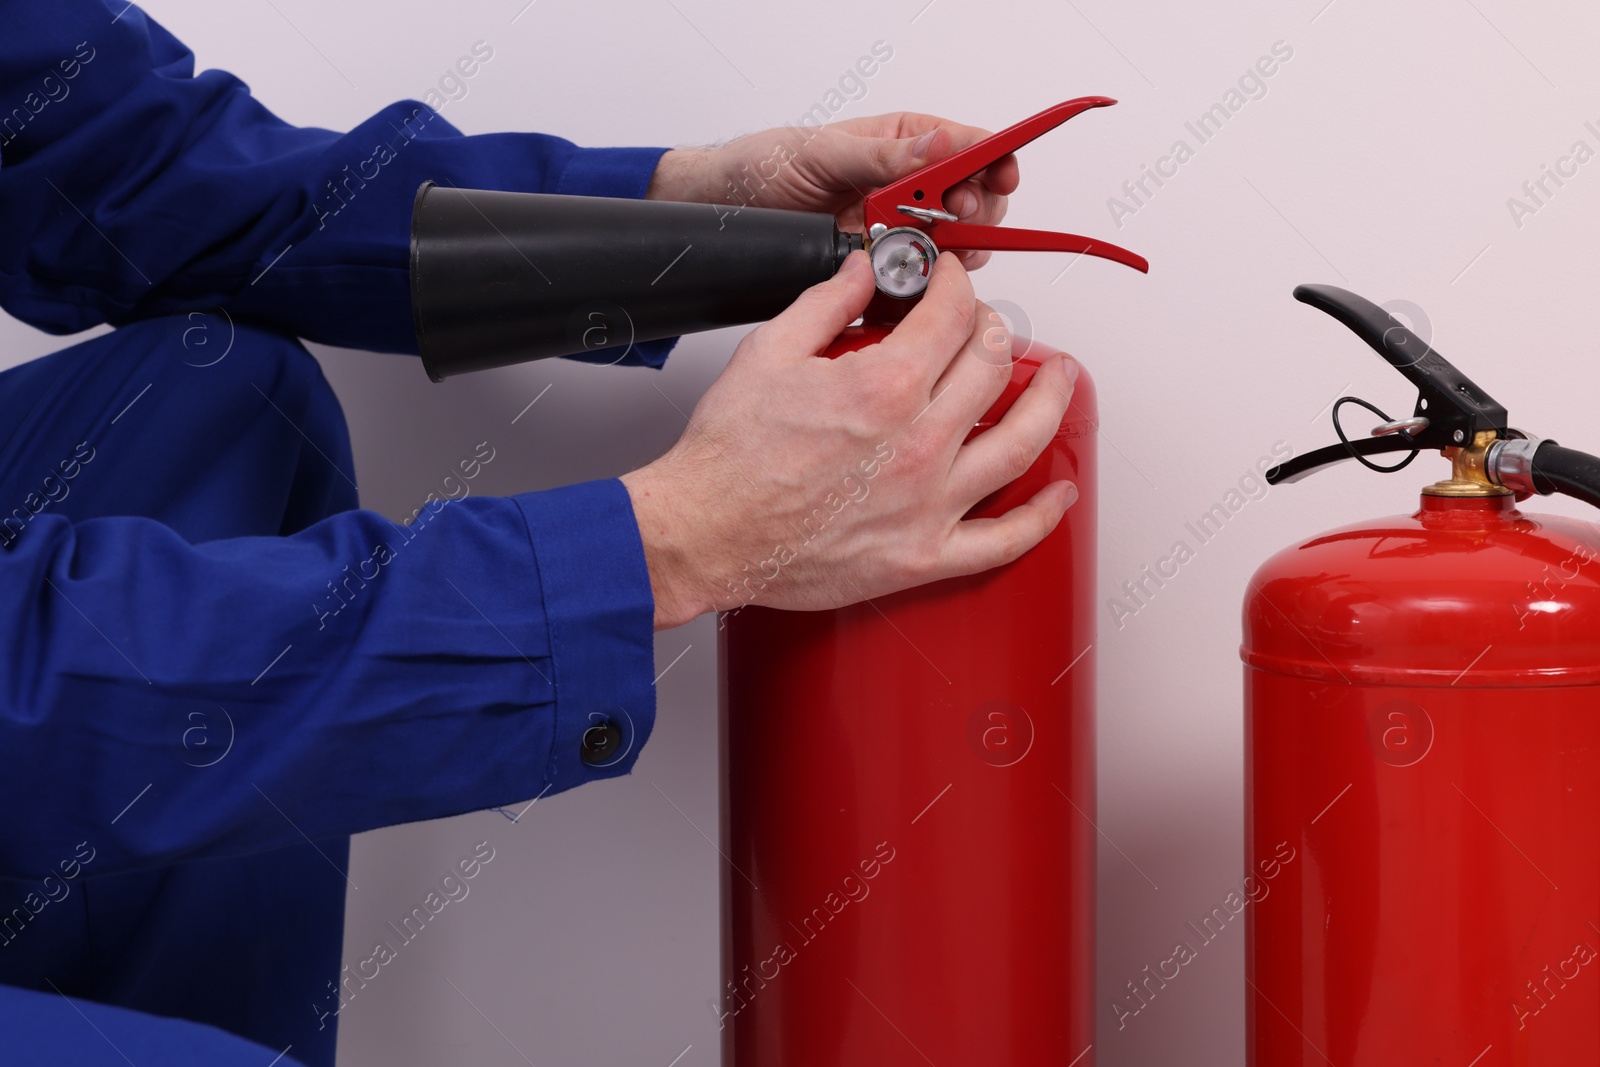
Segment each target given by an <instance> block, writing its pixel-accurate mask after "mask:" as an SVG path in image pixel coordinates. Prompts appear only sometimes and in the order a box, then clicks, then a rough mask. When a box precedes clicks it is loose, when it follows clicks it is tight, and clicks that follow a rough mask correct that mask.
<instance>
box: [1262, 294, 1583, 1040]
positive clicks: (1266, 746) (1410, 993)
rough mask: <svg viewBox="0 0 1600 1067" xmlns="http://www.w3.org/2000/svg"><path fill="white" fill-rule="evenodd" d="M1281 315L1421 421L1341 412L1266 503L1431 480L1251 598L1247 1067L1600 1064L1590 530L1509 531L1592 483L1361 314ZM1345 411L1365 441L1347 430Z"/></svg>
mask: <svg viewBox="0 0 1600 1067" xmlns="http://www.w3.org/2000/svg"><path fill="white" fill-rule="evenodd" d="M1295 296H1296V297H1297V298H1298V299H1300V300H1302V301H1304V302H1306V303H1308V304H1310V305H1312V306H1313V307H1316V308H1319V309H1320V310H1322V311H1325V312H1327V313H1328V314H1330V315H1332V316H1333V317H1334V318H1336V319H1337V320H1338V321H1340V322H1341V323H1343V324H1344V325H1345V326H1347V327H1349V328H1350V329H1351V330H1352V331H1354V332H1355V333H1356V334H1357V336H1359V337H1360V338H1361V339H1362V340H1363V341H1365V342H1366V343H1367V344H1368V345H1370V346H1371V347H1372V348H1373V349H1374V350H1376V351H1377V352H1378V354H1379V355H1381V356H1383V357H1384V358H1385V359H1386V360H1388V361H1389V362H1390V363H1391V364H1392V365H1394V366H1395V367H1396V368H1397V369H1398V370H1399V371H1400V372H1401V373H1402V374H1404V375H1405V376H1406V377H1407V378H1408V379H1410V380H1411V381H1412V382H1413V383H1414V384H1415V385H1416V386H1417V387H1418V389H1419V392H1420V395H1419V397H1418V400H1417V404H1416V408H1415V410H1414V412H1413V414H1412V415H1411V417H1410V418H1405V419H1398V420H1391V419H1389V418H1388V416H1387V415H1385V414H1383V412H1381V411H1378V410H1377V409H1376V408H1374V407H1372V405H1370V404H1367V403H1366V402H1365V401H1362V400H1357V399H1355V398H1353V397H1344V398H1341V399H1340V400H1339V401H1338V402H1337V403H1336V404H1335V406H1334V425H1335V427H1336V428H1338V432H1339V437H1340V441H1341V444H1339V445H1334V446H1331V447H1329V448H1325V449H1320V450H1318V451H1315V452H1312V453H1309V454H1307V455H1305V456H1302V457H1298V458H1296V459H1294V460H1291V461H1289V462H1287V463H1285V464H1283V465H1282V466H1281V467H1279V468H1276V469H1275V470H1273V471H1270V472H1268V475H1267V479H1268V481H1269V482H1271V483H1274V484H1276V483H1278V482H1287V481H1294V480H1296V479H1298V478H1300V477H1303V476H1304V475H1306V474H1308V473H1310V472H1312V471H1314V470H1316V469H1318V468H1320V467H1322V466H1325V465H1327V464H1329V463H1332V462H1336V461H1339V460H1343V459H1346V458H1355V459H1357V460H1359V461H1360V462H1362V463H1364V464H1366V465H1368V466H1371V467H1374V469H1380V470H1398V469H1399V468H1400V467H1403V466H1405V465H1406V464H1408V463H1409V462H1410V461H1411V460H1412V459H1414V458H1415V456H1416V454H1417V453H1418V452H1419V451H1421V450H1424V449H1438V450H1440V451H1441V452H1442V453H1443V455H1444V456H1445V457H1446V458H1448V459H1449V460H1450V462H1451V476H1450V477H1449V478H1448V479H1446V480H1444V481H1440V482H1436V483H1434V484H1432V485H1429V486H1427V487H1426V488H1424V489H1423V490H1422V500H1421V505H1420V507H1419V508H1418V509H1417V510H1416V511H1415V512H1414V513H1412V514H1409V515H1396V516H1392V517H1389V518H1384V519H1378V520H1375V521H1370V522H1362V523H1358V524H1356V525H1352V526H1347V527H1345V528H1343V529H1339V530H1334V531H1331V532H1329V533H1326V534H1322V535H1320V536H1318V537H1313V538H1311V539H1310V540H1308V541H1305V542H1303V543H1301V544H1299V545H1296V546H1294V547H1292V548H1289V549H1286V550H1284V551H1282V552H1280V553H1278V554H1277V555H1276V556H1274V557H1272V559H1270V560H1269V561H1268V562H1267V563H1266V564H1264V565H1263V566H1262V567H1261V569H1260V570H1258V571H1257V572H1256V574H1255V577H1254V578H1253V579H1252V580H1251V583H1250V589H1249V593H1248V595H1247V597H1246V600H1245V605H1244V644H1243V648H1242V655H1243V658H1244V663H1245V672H1244V673H1245V721H1246V736H1247V745H1248V751H1247V760H1246V763H1247V773H1248V779H1247V783H1246V805H1247V811H1248V827H1247V830H1246V850H1247V854H1248V857H1249V863H1250V875H1251V880H1252V881H1254V882H1255V883H1257V884H1259V885H1262V886H1266V885H1267V884H1268V883H1269V882H1270V883H1271V885H1270V893H1262V894H1261V895H1260V897H1259V902H1258V903H1255V904H1254V905H1253V906H1252V907H1251V909H1250V912H1249V921H1248V926H1247V930H1248V935H1247V936H1248V964H1247V983H1248V987H1247V990H1246V1003H1247V1006H1248V1024H1247V1032H1248V1049H1249V1062H1250V1063H1251V1064H1252V1065H1255V1067H1287V1065H1290V1064H1293V1065H1297V1067H1298V1065H1313V1064H1316V1065H1324V1064H1336V1065H1338V1067H1390V1065H1401V1064H1406V1065H1411V1064H1430V1065H1431V1064H1451V1065H1459V1067H1502V1065H1513V1064H1515V1065H1546V1064H1548V1065H1551V1067H1557V1065H1559V1067H1568V1065H1576V1064H1597V1063H1600V528H1597V527H1596V526H1594V525H1591V524H1589V523H1586V522H1578V521H1574V520H1571V519H1565V518H1557V517H1553V516H1537V515H1531V514H1526V513H1524V512H1522V511H1521V510H1519V508H1518V507H1517V504H1518V502H1519V501H1521V500H1524V499H1526V498H1527V497H1528V496H1530V495H1533V494H1548V493H1551V492H1561V493H1566V494H1568V495H1571V496H1574V497H1577V498H1579V499H1582V500H1585V501H1587V502H1589V503H1591V504H1595V505H1596V506H1600V459H1596V458H1595V457H1593V456H1589V455H1585V454H1584V453H1581V452H1576V451H1573V450H1570V449H1565V448H1561V447H1560V446H1558V445H1556V444H1555V443H1554V442H1551V441H1540V440H1539V439H1537V438H1535V437H1532V436H1530V435H1528V434H1525V433H1522V432H1520V431H1518V430H1514V429H1511V428H1510V427H1509V426H1508V424H1507V416H1506V411H1505V408H1503V407H1502V406H1500V405H1499V404H1498V403H1496V402H1495V401H1494V400H1493V399H1491V398H1490V397H1489V395H1488V394H1487V393H1485V392H1484V391H1483V390H1482V389H1481V388H1479V387H1478V386H1477V385H1476V384H1474V383H1473V382H1472V381H1470V380H1469V379H1468V378H1467V377H1466V376H1464V375H1463V374H1461V373H1460V372H1459V371H1458V370H1457V369H1456V368H1455V367H1453V366H1452V365H1451V364H1450V363H1448V362H1447V361H1446V360H1445V359H1444V357H1442V356H1441V355H1439V353H1438V352H1437V351H1435V350H1434V349H1433V348H1431V347H1430V346H1429V345H1428V344H1427V343H1426V342H1425V341H1423V340H1422V339H1421V338H1419V337H1417V336H1416V335H1415V334H1413V333H1412V332H1411V331H1410V330H1408V329H1406V327H1405V326H1403V325H1402V324H1401V323H1399V322H1397V321H1396V320H1395V319H1394V318H1393V317H1391V316H1390V315H1389V314H1387V313H1386V312H1384V311H1383V310H1382V309H1380V308H1378V307H1377V306H1375V305H1373V304H1372V303H1370V302H1368V301H1366V300H1363V299H1362V298H1360V297H1358V296H1356V295H1354V294H1352V293H1348V292H1345V291H1344V290H1342V289H1337V288H1334V287H1332V286H1320V285H1307V286H1301V287H1299V288H1298V289H1296V290H1295ZM1352 404H1353V405H1357V406H1360V407H1364V408H1366V409H1368V410H1369V411H1371V412H1372V413H1373V414H1374V415H1375V416H1376V417H1377V418H1378V419H1381V420H1382V423H1381V425H1379V426H1378V427H1377V428H1376V429H1374V430H1373V431H1372V436H1368V437H1364V438H1359V439H1354V440H1352V439H1351V438H1350V437H1349V436H1348V435H1347V434H1346V433H1345V431H1344V429H1343V428H1342V427H1341V425H1340V413H1341V409H1343V408H1345V407H1347V406H1349V405H1352ZM1401 452H1403V453H1406V455H1405V457H1404V458H1403V459H1402V460H1401V461H1400V462H1399V463H1398V464H1391V465H1388V466H1383V467H1380V466H1378V465H1377V464H1375V463H1374V462H1373V460H1372V458H1371V457H1374V456H1378V455H1381V454H1384V453H1401ZM1246 888H1247V889H1248V888H1249V885H1248V884H1247V886H1246ZM1252 899H1253V900H1254V899H1257V898H1256V897H1255V896H1254V895H1252Z"/></svg>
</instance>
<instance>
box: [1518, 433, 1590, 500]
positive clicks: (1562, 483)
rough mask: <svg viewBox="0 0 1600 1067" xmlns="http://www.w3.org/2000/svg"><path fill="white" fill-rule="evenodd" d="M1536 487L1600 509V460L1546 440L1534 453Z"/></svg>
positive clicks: (1534, 483) (1534, 480)
mask: <svg viewBox="0 0 1600 1067" xmlns="http://www.w3.org/2000/svg"><path fill="white" fill-rule="evenodd" d="M1533 487H1534V488H1535V489H1537V490H1538V491H1539V492H1540V493H1541V494H1547V493H1565V494H1566V495H1567V496H1571V497H1576V498H1578V499H1579V500H1582V501H1583V502H1584V503H1586V504H1593V505H1594V506H1595V507H1597V508H1600V458H1597V457H1595V456H1591V455H1589V453H1587V452H1579V451H1578V450H1577V449H1574V448H1562V447H1561V446H1560V445H1558V444H1556V443H1555V442H1553V441H1546V442H1545V443H1544V444H1542V445H1540V446H1539V450H1538V451H1537V452H1535V453H1534V454H1533Z"/></svg>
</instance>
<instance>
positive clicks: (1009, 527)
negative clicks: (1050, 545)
mask: <svg viewBox="0 0 1600 1067" xmlns="http://www.w3.org/2000/svg"><path fill="white" fill-rule="evenodd" d="M1077 499H1078V487H1077V486H1076V485H1074V484H1072V483H1071V482H1068V481H1059V482H1051V483H1050V484H1049V485H1047V486H1045V487H1044V488H1043V489H1041V490H1039V491H1038V492H1037V493H1035V494H1034V495H1033V499H1031V500H1029V501H1028V502H1027V503H1026V504H1019V505H1017V506H1016V507H1014V508H1012V509H1011V510H1010V511H1008V512H1006V513H1005V514H1004V515H1001V516H999V517H997V518H993V519H963V520H962V521H961V522H958V523H956V527H955V529H954V530H953V531H952V532H951V534H950V539H949V540H948V541H946V542H945V546H944V554H943V558H942V559H941V561H940V569H941V572H942V573H940V574H939V575H938V576H937V577H938V578H953V577H955V576H956V575H961V574H976V573H978V572H979V571H986V570H988V569H990V568H991V567H999V566H1002V565H1004V564H1007V563H1010V562H1012V561H1013V560H1015V559H1016V558H1017V557H1019V556H1021V555H1022V554H1023V553H1024V552H1026V551H1028V549H1030V548H1032V547H1033V546H1034V545H1036V544H1038V543H1039V542H1040V541H1043V540H1044V539H1045V538H1046V537H1047V536H1049V534H1050V531H1052V530H1054V529H1055V528H1056V526H1057V524H1059V523H1060V522H1061V517H1062V516H1063V515H1065V514H1066V513H1067V509H1068V508H1070V507H1071V506H1072V505H1073V504H1074V503H1075V502H1076V501H1077ZM935 580H936V579H935Z"/></svg>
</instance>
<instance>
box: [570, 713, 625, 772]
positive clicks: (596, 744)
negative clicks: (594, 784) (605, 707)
mask: <svg viewBox="0 0 1600 1067" xmlns="http://www.w3.org/2000/svg"><path fill="white" fill-rule="evenodd" d="M621 750H622V730H621V728H619V727H618V726H617V724H616V723H614V722H612V721H611V720H609V719H607V720H605V721H604V722H598V723H595V724H594V725H593V726H591V727H589V728H588V729H587V730H585V731H584V732H583V739H582V741H580V742H579V744H578V752H579V756H580V758H581V759H582V760H583V762H584V763H586V764H588V765H589V766H591V767H598V766H603V765H605V764H607V763H610V762H611V761H612V760H614V759H616V758H617V754H618V753H619V752H620V751H621Z"/></svg>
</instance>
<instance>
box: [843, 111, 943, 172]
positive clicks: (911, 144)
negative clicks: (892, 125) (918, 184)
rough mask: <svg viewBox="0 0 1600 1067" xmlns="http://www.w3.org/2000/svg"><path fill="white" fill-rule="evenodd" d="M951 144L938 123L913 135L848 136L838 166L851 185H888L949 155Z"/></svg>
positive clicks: (844, 141)
mask: <svg viewBox="0 0 1600 1067" xmlns="http://www.w3.org/2000/svg"><path fill="white" fill-rule="evenodd" d="M950 145H951V137H950V135H949V134H948V133H946V132H945V131H944V129H943V128H942V127H939V126H935V127H934V128H933V129H931V130H928V131H926V132H924V133H919V134H916V135H914V136H911V137H858V136H854V135H849V136H846V137H843V138H841V144H840V145H839V151H838V155H837V158H836V164H835V168H836V170H837V172H838V174H839V176H840V177H842V178H844V179H846V180H847V181H849V182H850V183H851V184H852V185H859V186H862V187H866V186H878V185H888V184H889V183H890V182H895V181H899V180H900V179H901V178H904V177H905V176H906V175H907V174H910V173H911V172H913V171H916V170H921V169H922V168H923V167H925V166H927V165H928V164H929V163H931V162H933V161H934V160H936V159H942V158H943V157H944V156H946V155H949V154H950Z"/></svg>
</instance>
